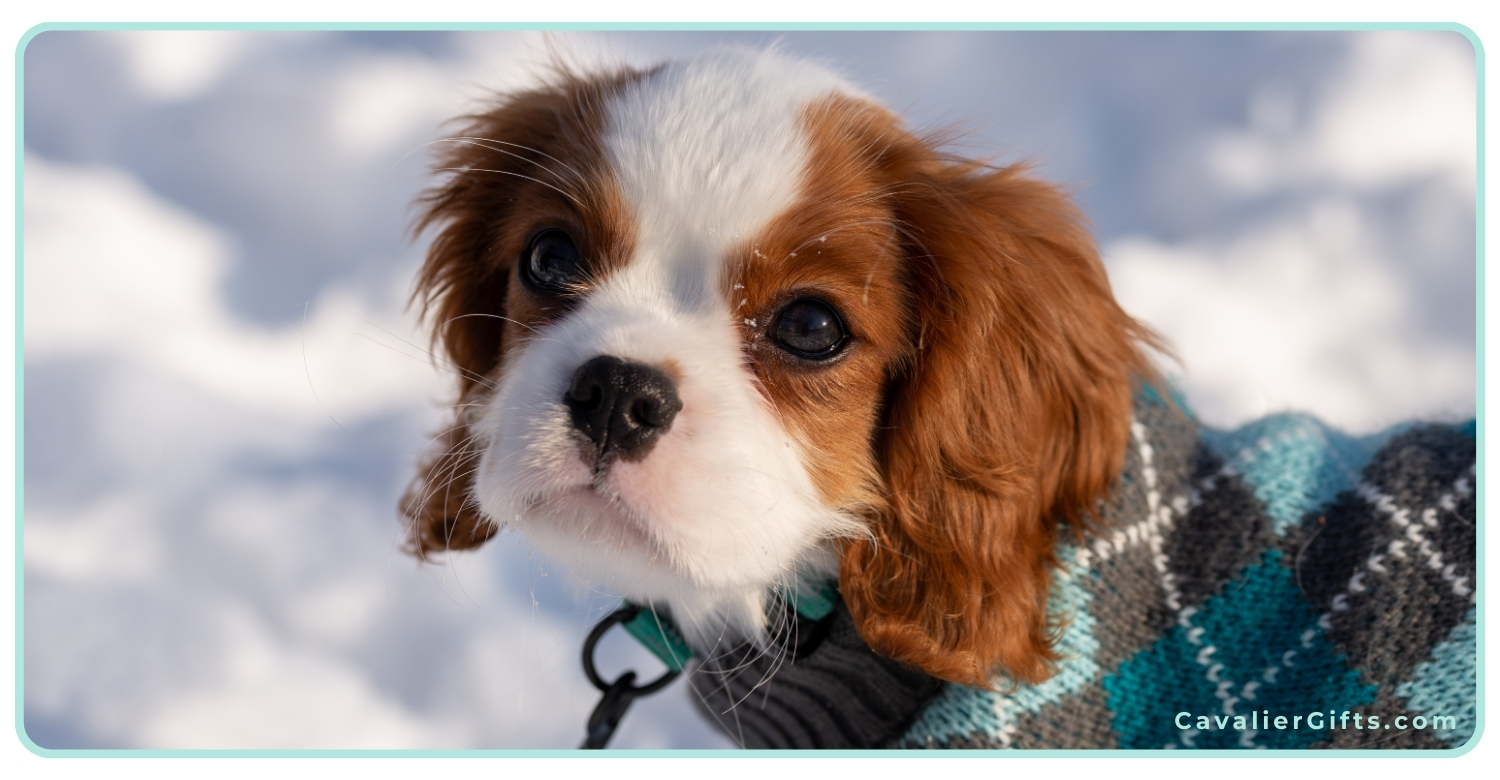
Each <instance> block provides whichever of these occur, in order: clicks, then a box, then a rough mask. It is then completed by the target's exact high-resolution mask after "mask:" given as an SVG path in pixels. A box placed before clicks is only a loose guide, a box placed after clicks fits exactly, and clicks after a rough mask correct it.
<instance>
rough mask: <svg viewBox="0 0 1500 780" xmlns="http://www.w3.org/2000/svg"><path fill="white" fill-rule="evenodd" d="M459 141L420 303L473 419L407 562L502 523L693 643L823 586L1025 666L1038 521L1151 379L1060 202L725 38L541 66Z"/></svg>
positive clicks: (857, 606) (894, 632) (934, 653)
mask: <svg viewBox="0 0 1500 780" xmlns="http://www.w3.org/2000/svg"><path fill="white" fill-rule="evenodd" d="M448 149H449V150H448V151H447V152H445V153H444V157H443V160H442V162H441V163H440V166H439V167H440V169H441V170H444V171H447V172H448V173H449V176H448V178H447V180H446V182H445V183H444V184H442V185H441V186H440V187H438V188H437V189H435V190H434V191H432V192H431V193H430V194H429V197H428V206H429V210H428V213H427V217H426V223H428V224H436V225H438V226H440V231H439V234H438V235H437V237H436V240H435V241H434V243H433V246H432V249H431V251H430V253H429V256H428V261H427V264H426V266H425V267H424V269H423V271H422V275H421V277H420V278H419V281H418V291H419V294H420V295H421V296H423V300H424V302H425V304H426V305H427V307H428V311H429V312H430V313H431V314H432V315H433V317H434V321H435V324H436V326H437V335H438V337H439V338H440V339H441V341H442V343H443V346H444V347H445V349H446V351H447V354H448V356H449V358H450V360H451V362H452V364H453V367H454V368H455V370H456V371H457V373H458V374H459V375H460V398H459V402H458V407H457V414H456V420H455V426H454V428H453V429H452V430H451V431H449V432H447V433H446V434H445V435H444V436H443V437H442V440H441V443H442V445H443V446H442V448H441V450H440V451H439V452H438V453H437V454H436V455H435V456H434V457H432V458H430V459H429V460H428V462H427V463H425V464H424V466H423V470H422V473H421V475H420V476H419V479H418V482H417V483H416V484H415V485H414V486H413V489H412V491H411V492H410V493H409V494H408V496H407V498H406V500H405V501H404V502H403V511H404V512H405V514H406V515H407V517H408V518H409V519H410V520H411V522H412V542H413V546H414V548H415V549H416V550H418V551H419V552H421V553H424V554H425V553H427V552H431V551H434V550H440V549H453V548H465V547H472V546H476V545H478V544H480V543H482V542H483V541H484V540H485V539H487V538H489V537H490V536H491V535H492V534H493V533H494V532H495V530H496V529H498V528H499V527H504V526H509V527H514V528H517V529H520V530H522V531H524V532H525V533H526V535H527V536H528V537H529V538H530V539H531V540H532V542H533V543H534V544H536V545H537V546H538V547H540V548H541V549H542V550H543V551H544V552H546V553H547V554H548V555H549V556H551V557H553V558H555V559H556V560H558V561H561V562H563V563H565V564H567V565H570V566H572V567H573V569H574V570H575V571H576V572H577V573H578V574H580V575H581V576H583V577H585V578H588V579H590V580H595V581H601V582H603V583H606V584H608V585H609V586H611V587H613V588H615V589H617V590H618V591H620V592H622V593H623V594H624V595H626V596H627V597H629V598H631V599H633V600H636V601H639V602H654V603H658V604H662V605H665V606H667V607H669V608H670V609H671V610H672V612H673V615H674V617H675V618H676V620H677V622H678V623H679V625H681V626H682V627H683V628H684V630H685V632H686V633H687V634H688V636H689V639H690V641H700V642H707V641H710V640H711V639H712V638H713V637H716V636H718V635H719V634H720V633H721V632H722V630H723V628H724V627H725V626H726V625H728V626H730V627H732V628H733V629H735V630H736V631H737V632H739V633H742V634H748V635H751V636H753V635H754V634H755V632H757V631H758V630H760V629H761V628H762V626H763V623H764V620H765V617H764V615H765V612H766V605H765V599H766V596H767V593H768V592H769V591H770V590H771V589H774V588H777V587H796V586H797V584H798V583H799V582H802V581H807V580H810V579H821V578H823V577H827V576H837V577H838V578H839V581H840V590H841V592H842V593H843V596H844V598H845V600H846V601H847V602H848V603H849V605H850V609H851V612H852V613H853V615H854V616H855V619H856V622H857V623H858V625H859V627H860V630H861V633H862V634H863V635H864V637H865V639H866V640H867V641H868V642H869V643H870V644H871V646H872V647H874V648H875V649H877V650H878V651H881V652H884V653H886V654H887V655H890V656H892V657H896V658H899V659H901V660H906V661H909V662H912V663H915V664H917V665H919V666H922V667H923V668H924V669H927V670H928V671H929V672H931V673H933V674H935V675H937V676H940V677H944V678H946V679H951V680H956V681H960V682H966V683H970V684H987V682H988V681H989V680H990V679H991V678H992V676H993V675H995V674H997V673H1004V674H1008V675H1010V676H1011V677H1014V678H1017V679H1026V680H1035V679H1040V678H1041V677H1043V676H1045V675H1046V671H1047V665H1048V662H1049V661H1050V660H1051V654H1050V647H1049V642H1048V626H1047V619H1046V615H1045V608H1044V603H1045V598H1046V588H1047V578H1048V575H1049V573H1050V567H1051V565H1052V559H1051V550H1052V545H1053V541H1054V531H1055V527H1056V523H1057V521H1059V520H1068V519H1071V520H1075V521H1080V520H1083V519H1084V518H1085V516H1086V515H1087V514H1088V512H1089V511H1090V510H1092V509H1093V508H1094V506H1095V504H1096V503H1097V501H1098V500H1099V499H1100V498H1101V496H1102V494H1103V492H1104V491H1105V490H1106V489H1107V487H1108V485H1109V482H1110V480H1111V478H1112V476H1113V475H1114V473H1115V472H1116V471H1118V468H1119V465H1120V459H1121V457H1122V453H1123V451H1124V446H1125V441H1126V438H1127V435H1128V423H1129V408H1130V381H1131V380H1132V378H1140V377H1145V376H1147V375H1148V372H1149V369H1148V368H1147V366H1146V364H1145V362H1144V361H1143V359H1142V357H1141V354H1140V351H1139V349H1138V347H1137V340H1138V339H1140V338H1142V337H1143V336H1144V333H1143V331H1141V330H1140V329H1139V328H1138V326H1136V325H1135V323H1134V322H1132V321H1131V320H1130V319H1129V318H1128V317H1127V316H1125V315H1124V314H1123V313H1122V312H1120V310H1119V309H1118V307H1117V306H1115V304H1114V301H1113V299H1112V297H1111V295H1110V293H1109V287H1108V282H1107V280H1106V279H1105V277H1104V273H1103V270H1102V268H1101V266H1100V264H1099V262H1098V259H1097V256H1096V254H1095V252H1094V249H1093V247H1092V244H1091V242H1090V240H1089V238H1088V236H1087V234H1086V233H1085V232H1084V231H1083V230H1082V229H1081V228H1079V227H1078V225H1077V223H1076V220H1075V217H1074V212H1073V211H1072V209H1071V208H1070V207H1069V206H1068V204H1067V202H1066V201H1065V199H1063V198H1062V197H1061V196H1060V195H1058V194H1057V193H1056V192H1055V191H1053V190H1052V189H1050V188H1049V187H1047V186H1045V185H1042V184H1039V183H1037V182H1034V181H1031V180H1028V179H1026V178H1024V177H1023V176H1022V175H1021V173H1020V172H1019V171H1018V170H1015V169H989V168H986V167H983V166H979V165H976V164H973V163H968V162H963V161H956V160H953V159H951V158H947V157H944V156H943V155H941V154H939V153H937V152H936V151H934V150H933V149H932V148H931V147H930V146H928V145H927V144H925V143H923V142H922V141H921V140H919V139H917V138H915V137H913V136H912V135H911V134H909V133H908V132H907V131H905V130H904V129H903V128H902V126H901V124H900V122H899V121H898V120H897V119H896V118H895V117H894V116H893V115H891V114H890V113H889V112H887V111H886V110H885V109H883V108H881V107H879V106H878V105H876V104H875V103H873V102H872V101H870V100H869V99H868V98H865V97H864V96H862V95H861V94H860V93H858V92H857V91H855V90H854V89H852V88H851V87H849V86H848V85H847V84H845V83H844V82H843V81H842V80H841V79H840V78H838V77H837V76H834V75H833V74H831V73H829V72H827V71H825V70H823V69H821V68H819V67H816V66H813V65H810V64H808V63H805V62H801V61H798V60H794V59H790V58H787V57H785V56H782V55H778V54H775V53H755V52H747V51H738V50H731V51H722V52H717V53H714V54H711V55H707V56H704V57H700V58H698V59H695V60H692V61H689V62H684V63H677V64H671V65H666V66H662V67H660V68H657V69H654V70H650V71H645V72H636V71H621V72H616V73H610V74H604V75H599V76H593V77H579V76H574V75H564V76H561V77H559V78H558V79H556V80H555V82H554V83H553V84H552V85H550V86H547V87H544V88H540V89H537V90H533V91H530V92H524V93H520V94H516V95H512V96H509V97H507V98H505V99H504V100H502V101H501V102H500V103H499V104H498V105H497V106H496V107H495V108H494V109H493V110H491V111H489V112H488V113H484V114H482V115H478V116H475V117H472V118H471V120H470V124H469V126H468V128H467V129H466V131H465V132H464V133H463V135H462V137H459V138H456V139H451V140H450V142H449V144H448Z"/></svg>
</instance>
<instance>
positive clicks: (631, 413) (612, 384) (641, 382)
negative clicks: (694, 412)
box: [563, 355, 682, 463]
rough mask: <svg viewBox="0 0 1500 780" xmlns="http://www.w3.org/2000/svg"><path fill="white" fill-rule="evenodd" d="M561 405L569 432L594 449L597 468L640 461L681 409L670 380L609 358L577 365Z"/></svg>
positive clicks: (648, 368) (640, 365)
mask: <svg viewBox="0 0 1500 780" xmlns="http://www.w3.org/2000/svg"><path fill="white" fill-rule="evenodd" d="M563 403H565V404H567V406H568V409H569V410H570V411H571V413H572V418H573V427H574V428H575V429H577V430H578V432H580V433H582V434H583V435H584V436H585V437H586V438H587V439H588V440H589V441H590V442H591V443H592V444H593V446H594V448H596V450H597V452H596V455H595V457H596V460H597V462H599V463H605V462H608V461H609V460H611V459H613V458H623V459H625V460H639V459H641V458H644V457H645V456H646V453H648V452H650V451H651V447H652V446H653V445H655V444H656V440H657V439H659V438H661V435H662V434H664V433H666V432H667V431H668V430H669V429H670V428H671V427H672V420H673V418H675V417H676V416H677V413H678V412H679V411H681V410H682V399H680V398H678V397H677V388H676V386H675V385H674V384H673V382H672V380H671V378H670V377H668V376H667V375H666V374H664V373H662V372H661V371H659V370H657V369H655V368H652V367H651V366H648V365H645V364H644V363H633V362H630V361H627V360H621V359H620V358H617V357H614V356H613V355H600V356H598V357H596V358H593V359H592V360H589V361H588V362H586V363H584V364H583V365H581V366H579V367H578V370H577V371H575V372H574V373H573V382H572V384H571V385H570V386H569V387H568V392H567V393H566V394H564V395H563Z"/></svg>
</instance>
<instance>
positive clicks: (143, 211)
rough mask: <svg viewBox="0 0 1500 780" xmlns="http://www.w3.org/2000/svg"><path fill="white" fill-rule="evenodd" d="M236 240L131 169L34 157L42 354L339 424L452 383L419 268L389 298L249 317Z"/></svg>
mask: <svg viewBox="0 0 1500 780" xmlns="http://www.w3.org/2000/svg"><path fill="white" fill-rule="evenodd" d="M233 251H234V248H233V243H232V242H231V240H230V239H229V238H228V237H227V236H225V235H224V234H223V233H222V232H221V231H219V230H218V229H217V228H215V227H214V226H212V225H209V224H207V223H204V222H203V221H202V220H200V219H198V218H197V217H195V216H193V215H192V214H190V213H188V212H186V211H184V210H183V209H181V208H179V207H177V206H175V205H173V204H171V203H168V202H165V201H163V200H162V199H160V198H158V197H157V196H155V195H154V194H153V193H151V192H150V191H149V190H147V189H146V188H145V187H144V186H142V185H141V184H140V183H139V182H137V181H135V180H134V179H133V178H131V177H130V176H129V175H127V174H125V173H123V172H120V171H118V170H112V169H107V168H78V167H71V166H65V165H61V164H57V163H52V162H49V161H47V160H44V159H42V158H40V157H37V156H34V155H33V156H28V157H27V158H26V254H25V267H26V275H25V283H26V288H25V304H26V337H25V338H26V353H27V356H28V357H29V358H43V357H56V356H61V355H66V354H79V353H94V354H98V353H105V354H111V355H116V356H119V357H122V358H124V359H126V360H129V361H131V362H135V363H139V364H142V365H145V366H149V367H151V368H153V369H154V370H158V371H162V372H165V373H167V374H169V375H172V376H176V377H180V378H182V379H184V380H187V381H190V382H192V383H194V384H195V385H197V386H199V387H200V388H202V389H204V390H207V391H209V392H210V393H212V394H214V395H215V396H218V397H221V398H224V399H226V400H229V401H232V402H234V403H236V404H240V405H243V406H245V407H248V408H252V409H259V410H263V411H267V412H272V413H276V414H281V415H288V416H291V417H294V418H299V419H301V420H302V421H304V423H318V424H321V423H323V422H326V421H327V420H328V418H329V417H330V416H332V417H333V418H334V419H335V420H338V421H339V422H341V423H342V422H348V421H349V420H350V419H351V418H358V417H362V416H367V415H371V414H375V413H379V412H381V411H389V410H391V409H397V408H409V407H411V406H412V404H413V403H414V402H417V401H419V399H425V398H431V397H435V396H437V395H439V394H440V393H441V392H442V390H441V388H442V380H441V379H440V378H439V377H438V376H437V374H436V372H434V371H433V370H432V369H431V368H429V366H428V365H427V356H426V355H425V354H424V351H423V348H424V347H425V346H426V339H425V337H424V336H422V335H419V333H418V329H417V328H416V325H415V321H414V318H413V317H411V316H410V315H408V314H407V313H405V312H404V311H402V309H401V304H402V303H403V302H404V292H405V286H406V285H407V284H408V283H409V282H408V280H407V279H405V278H396V279H392V280H391V282H390V284H391V285H392V287H394V288H397V289H393V290H392V291H391V292H390V294H389V295H387V296H386V299H385V300H382V301H369V300H366V299H364V298H362V297H359V296H356V295H354V294H353V293H351V292H349V291H348V290H341V289H332V290H329V291H328V292H327V293H325V294H324V295H323V297H322V298H320V299H319V300H318V301H316V302H312V303H310V304H309V312H308V316H307V320H306V321H305V323H299V324H298V325H296V326H293V327H290V328H284V329H279V330H270V329H266V328H261V327H258V326H255V325H252V324H249V323H246V322H243V321H241V320H239V319H237V318H235V317H234V316H233V315H232V314H231V313H230V312H229V311H228V309H227V308H226V306H225V304H224V301H223V296H222V293H221V285H222V279H223V276H224V274H225V273H226V272H227V271H228V268H229V261H230V259H231V257H232V253H233Z"/></svg>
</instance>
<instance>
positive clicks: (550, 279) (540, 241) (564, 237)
mask: <svg viewBox="0 0 1500 780" xmlns="http://www.w3.org/2000/svg"><path fill="white" fill-rule="evenodd" d="M522 260H523V261H524V262H523V263H522V265H521V268H522V274H521V275H522V276H523V277H524V278H525V279H526V281H527V282H529V283H530V284H531V285H532V286H533V287H535V288H537V289H538V290H541V291H543V292H549V293H561V292H566V291H567V290H568V288H569V287H571V286H573V284H575V283H576V282H577V281H578V275H579V271H580V263H579V260H578V246H577V245H576V244H574V243H573V238H572V237H571V236H569V235H568V234H567V233H564V232H563V231H561V230H557V229H551V230H543V231H542V232H540V233H538V234H536V236H534V237H533V238H532V239H531V243H530V244H528V245H527V246H526V256H525V257H524V258H522Z"/></svg>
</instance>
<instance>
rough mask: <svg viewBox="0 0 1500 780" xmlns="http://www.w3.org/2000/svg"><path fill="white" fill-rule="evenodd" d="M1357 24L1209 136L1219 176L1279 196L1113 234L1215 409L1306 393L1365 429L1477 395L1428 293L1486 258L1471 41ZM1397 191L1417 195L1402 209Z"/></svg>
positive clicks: (1454, 286)
mask: <svg viewBox="0 0 1500 780" xmlns="http://www.w3.org/2000/svg"><path fill="white" fill-rule="evenodd" d="M1351 42H1352V46H1351V48H1350V51H1349V55H1348V57H1347V59H1346V60H1345V62H1344V63H1342V65H1341V66H1340V67H1339V68H1337V69H1336V70H1335V71H1334V73H1333V74H1332V75H1331V76H1330V77H1329V78H1328V79H1326V80H1325V81H1324V83H1322V84H1318V85H1316V86H1314V87H1313V88H1312V89H1310V90H1306V91H1305V92H1306V94H1303V95H1300V96H1299V95H1298V94H1296V93H1295V92H1294V91H1293V90H1292V89H1291V88H1290V87H1289V86H1288V85H1286V84H1284V83H1279V82H1267V83H1265V84H1262V85H1261V86H1260V87H1259V88H1258V89H1257V90H1255V91H1254V92H1253V94H1252V95H1251V98H1250V100H1249V104H1248V106H1247V109H1248V110H1247V116H1248V122H1247V124H1246V125H1245V126H1244V127H1241V128H1235V129H1232V130H1220V131H1217V132H1214V133H1211V134H1210V135H1208V136H1207V137H1206V139H1207V143H1206V144H1205V146H1204V149H1205V150H1206V152H1207V155H1206V157H1204V158H1203V161H1204V164H1205V165H1206V166H1207V167H1208V169H1209V170H1210V171H1211V172H1212V173H1214V174H1215V175H1216V176H1217V179H1218V182H1219V183H1220V184H1221V185H1223V186H1224V187H1225V188H1226V189H1227V190H1228V191H1229V192H1233V193H1239V194H1251V195H1255V196H1259V197H1262V198H1266V199H1268V200H1269V199H1274V202H1275V203H1276V204H1277V206H1278V208H1277V209H1276V210H1274V211H1268V212H1263V213H1259V214H1256V213H1251V214H1248V215H1246V216H1244V217H1241V218H1239V219H1238V221H1237V222H1236V223H1233V224H1232V227H1231V228H1230V229H1229V230H1228V231H1227V232H1226V233H1220V234H1212V233H1208V232H1200V233H1198V234H1196V235H1194V234H1189V235H1188V236H1186V237H1185V238H1183V239H1181V240H1180V241H1178V242H1176V243H1167V242H1163V241H1159V240H1155V239H1151V238H1148V237H1144V236H1135V237H1130V238H1126V239H1124V240H1120V241H1117V242H1115V243H1114V244H1113V245H1112V246H1110V247H1109V248H1108V252H1107V255H1108V257H1109V263H1110V274H1111V278H1112V280H1113V282H1114V285H1115V290H1116V293H1117V295H1118V297H1119V299H1120V301H1121V303H1122V305H1124V306H1125V308H1126V310H1128V311H1130V312H1132V313H1133V314H1135V315H1136V316H1138V317H1140V318H1141V319H1143V320H1145V321H1146V322H1148V323H1150V324H1152V325H1154V326H1155V327H1156V328H1157V329H1158V330H1159V331H1160V332H1161V333H1163V335H1165V336H1166V337H1167V338H1168V340H1169V341H1170V342H1172V344H1173V345H1174V346H1175V347H1176V349H1177V352H1178V354H1179V356H1180V357H1181V358H1182V361H1183V371H1184V372H1185V376H1184V377H1183V382H1184V385H1185V386H1184V390H1185V392H1186V393H1187V396H1188V400H1189V402H1190V405H1191V406H1193V407H1194V409H1195V411H1196V412H1198V414H1199V415H1200V416H1201V417H1202V418H1203V419H1204V420H1205V421H1206V422H1208V423H1209V424H1211V425H1215V426H1220V427H1230V426H1235V425H1239V424H1241V423H1244V422H1247V421H1249V420H1251V419H1254V418H1256V417H1259V416H1261V415H1264V414H1266V413H1269V412H1276V411H1283V410H1299V411H1309V412H1312V413H1314V414H1316V415H1318V416H1320V417H1322V418H1324V419H1325V420H1327V421H1329V422H1331V423H1333V424H1335V425H1338V426H1341V427H1344V428H1346V429H1348V430H1350V431H1355V432H1369V431H1374V430H1377V429H1379V428H1382V427H1385V426H1387V425H1390V424H1393V423H1395V422H1398V421H1401V420H1405V419H1411V418H1437V419H1456V418H1459V417H1464V416H1468V415H1472V414H1473V412H1474V382H1475V373H1476V368H1475V366H1476V360H1475V354H1474V352H1473V349H1472V347H1471V346H1470V345H1469V344H1468V343H1467V342H1465V341H1461V340H1457V341H1456V340H1454V334H1453V333H1451V332H1450V333H1447V334H1435V333H1431V332H1428V331H1429V330H1431V328H1427V329H1426V330H1424V328H1426V327H1427V325H1426V323H1424V316H1425V317H1426V318H1427V319H1428V320H1432V319H1440V317H1437V318H1435V317H1434V312H1433V311H1432V307H1433V305H1434V304H1433V303H1432V300H1437V299H1438V298H1437V297H1433V298H1432V299H1431V300H1427V301H1424V300H1423V299H1422V298H1421V297H1420V296H1422V295H1428V296H1434V293H1435V292H1436V293H1437V294H1445V295H1450V296H1451V297H1452V298H1459V297H1460V295H1461V292H1462V287H1463V285H1462V279H1463V277H1462V276H1461V274H1464V273H1465V272H1466V269H1467V268H1468V267H1472V266H1471V263H1472V260H1466V259H1465V258H1464V251H1465V250H1466V249H1467V246H1468V245H1467V244H1466V242H1465V240H1464V239H1465V237H1466V235H1469V233H1467V231H1471V230H1472V222H1471V221H1470V217H1469V214H1470V213H1471V211H1470V210H1471V209H1472V208H1473V203H1474V200H1473V198H1474V188H1473V186H1474V172H1475V168H1474V166H1475V157H1474V105H1475V97H1474V65H1473V56H1472V52H1471V51H1470V50H1469V44H1468V42H1467V41H1466V40H1464V39H1463V38H1462V37H1460V36H1457V35H1448V34H1430V33H1425V34H1424V33H1377V34H1370V35H1361V36H1355V37H1353V38H1352V39H1351ZM1299 101H1300V102H1299ZM1393 193H1395V194H1400V195H1403V196H1406V197H1407V200H1406V201H1405V202H1406V203H1407V204H1408V207H1407V210H1406V211H1405V212H1402V213H1400V214H1399V215H1398V216H1395V217H1393V216H1392V213H1391V211H1390V207H1389V204H1388V203H1387V202H1384V201H1383V199H1387V198H1389V197H1390V196H1391V195H1392V194H1393ZM1434 273H1436V274H1442V275H1444V276H1443V277H1442V278H1431V277H1430V275H1431V274H1434ZM1448 277H1452V278H1448ZM1419 287H1420V288H1422V289H1418V288H1419ZM1445 300H1446V299H1445ZM1424 306H1425V307H1426V308H1425V310H1424ZM1449 327H1450V329H1451V326H1449Z"/></svg>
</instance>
